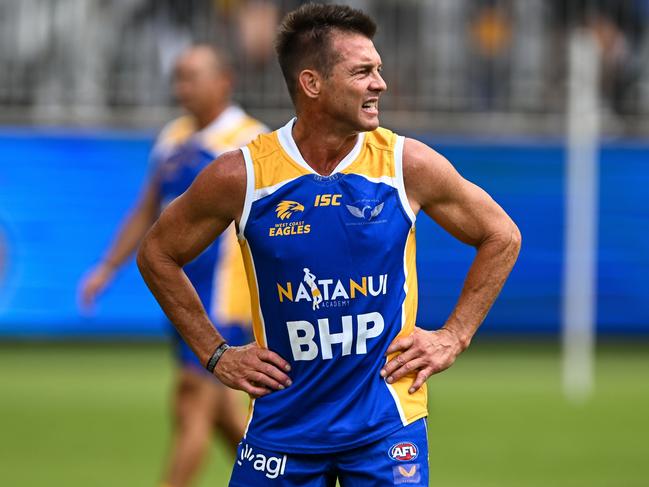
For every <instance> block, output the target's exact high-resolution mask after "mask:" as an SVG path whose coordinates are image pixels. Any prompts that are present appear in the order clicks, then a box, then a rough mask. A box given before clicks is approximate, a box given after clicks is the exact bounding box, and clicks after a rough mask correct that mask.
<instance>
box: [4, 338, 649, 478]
mask: <svg viewBox="0 0 649 487" xmlns="http://www.w3.org/2000/svg"><path fill="white" fill-rule="evenodd" d="M559 372H560V369H559V354H558V349H557V347H556V346H551V345H530V344H521V343H519V342H511V343H509V342H506V343H498V344H496V343H489V342H484V341H483V342H482V343H481V342H480V341H477V342H475V343H474V345H473V346H472V348H471V349H470V350H469V351H468V352H467V353H466V354H465V355H464V356H463V357H461V358H460V360H459V361H458V362H457V363H456V365H455V366H454V367H453V368H452V369H451V370H449V371H447V372H445V373H444V374H442V375H439V376H437V377H434V378H433V379H431V380H430V382H429V386H430V389H429V390H430V413H431V415H430V418H429V435H430V450H431V455H430V460H431V478H432V481H431V485H434V486H444V487H509V486H512V487H514V486H515V487H524V486H530V487H535V486H538V487H554V486H565V487H581V486H583V487H635V486H637V487H641V486H647V485H649V343H644V344H642V343H641V344H628V345H624V344H616V345H604V346H600V349H599V353H598V362H597V389H596V393H595V395H594V397H593V398H592V400H591V401H590V402H588V403H587V404H585V405H582V406H575V405H571V404H569V403H566V402H565V401H564V399H563V397H562V395H561V388H560V375H559ZM172 379H173V367H172V361H171V359H170V357H169V353H168V350H167V348H166V347H165V346H164V345H162V344H157V345H124V346H118V345H64V344H58V345H26V344H21V345H8V344H4V345H0V486H3V487H32V486H34V487H36V486H38V487H50V486H55V487H58V486H62V487H63V486H65V487H82V486H83V487H109V486H110V487H129V486H134V487H135V486H137V487H143V486H151V487H155V486H156V485H157V480H158V477H159V472H160V470H161V463H162V461H163V459H164V455H165V452H166V443H167V439H168V435H169V419H168V417H169V415H168V412H169V409H168V408H169V394H170V391H171V383H172ZM230 462H231V458H229V457H228V456H227V455H226V454H225V453H224V449H223V447H222V445H220V444H219V443H218V442H216V443H215V445H214V451H213V455H212V456H211V458H210V461H209V464H208V465H207V466H206V467H205V470H204V471H203V473H202V475H201V479H200V481H199V482H198V483H197V485H198V486H201V487H206V486H212V487H218V486H222V485H226V483H227V479H228V477H229V470H230Z"/></svg>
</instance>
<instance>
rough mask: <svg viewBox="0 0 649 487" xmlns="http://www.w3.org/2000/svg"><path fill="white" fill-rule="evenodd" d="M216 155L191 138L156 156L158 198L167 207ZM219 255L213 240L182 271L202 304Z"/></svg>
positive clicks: (209, 289)
mask: <svg viewBox="0 0 649 487" xmlns="http://www.w3.org/2000/svg"><path fill="white" fill-rule="evenodd" d="M215 157H216V156H215V155H214V154H213V153H212V152H210V151H208V150H207V149H205V148H204V147H203V146H201V145H200V144H199V143H197V142H196V141H194V140H193V139H189V140H188V141H187V142H185V143H183V144H181V145H179V146H177V147H176V148H174V150H173V151H172V152H170V153H168V154H167V155H166V156H164V157H161V158H160V159H159V160H157V161H154V164H155V171H156V173H157V175H158V177H159V181H160V199H161V201H162V207H163V208H164V207H166V206H167V205H168V204H169V203H171V202H172V201H173V200H174V199H175V198H177V197H178V196H180V195H181V194H183V193H184V192H185V191H186V190H187V189H188V188H189V186H191V184H192V182H193V181H194V179H195V178H196V176H198V173H200V172H201V171H202V170H203V168H205V166H207V165H208V164H209V163H210V162H212V161H213V160H214V159H215ZM218 258H219V239H217V240H215V241H214V242H213V243H212V244H211V245H210V246H209V247H208V248H206V249H205V250H204V251H203V253H202V254H201V255H199V256H198V257H197V258H196V259H194V260H193V261H192V262H190V263H189V264H187V265H185V267H184V271H185V273H186V274H187V277H188V278H189V280H190V281H191V282H192V284H194V287H196V291H197V292H198V294H199V296H200V297H201V301H202V302H203V304H207V303H208V302H209V299H210V295H211V293H212V284H213V282H212V281H213V279H214V272H215V265H216V262H217V259H218Z"/></svg>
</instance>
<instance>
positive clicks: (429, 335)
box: [381, 327, 464, 394]
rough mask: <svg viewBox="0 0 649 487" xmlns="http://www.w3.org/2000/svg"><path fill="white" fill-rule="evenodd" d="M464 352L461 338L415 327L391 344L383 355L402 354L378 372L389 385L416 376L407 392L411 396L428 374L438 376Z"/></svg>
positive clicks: (442, 329)
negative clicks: (411, 375) (410, 332)
mask: <svg viewBox="0 0 649 487" xmlns="http://www.w3.org/2000/svg"><path fill="white" fill-rule="evenodd" d="M463 349H464V347H462V345H461V341H460V339H459V338H458V337H457V336H456V335H455V334H454V333H453V332H452V331H451V330H448V329H447V328H441V329H439V330H435V331H426V330H422V329H421V328H418V327H415V330H414V331H413V332H412V334H410V335H409V336H407V337H403V338H398V339H396V340H394V341H393V342H392V343H391V344H390V346H389V347H388V350H387V352H386V355H390V354H393V353H395V352H401V353H399V354H398V355H397V356H396V357H393V358H392V360H390V361H389V362H388V363H387V364H385V366H384V367H383V369H381V377H385V378H386V381H387V382H388V384H392V383H394V382H396V381H398V380H399V379H401V378H402V377H404V376H406V375H408V374H411V373H413V372H416V373H417V376H416V377H415V380H414V381H413V382H412V385H411V386H410V388H409V389H408V392H409V393H410V394H412V393H414V392H415V391H417V390H418V389H419V388H420V387H421V386H422V385H423V384H424V382H426V379H428V378H429V377H430V376H431V375H433V374H438V373H439V372H442V371H444V370H446V369H448V368H449V367H450V366H451V365H453V362H455V359H456V358H457V356H458V355H459V354H460V353H462V351H463Z"/></svg>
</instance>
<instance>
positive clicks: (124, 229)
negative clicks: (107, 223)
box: [79, 180, 160, 309]
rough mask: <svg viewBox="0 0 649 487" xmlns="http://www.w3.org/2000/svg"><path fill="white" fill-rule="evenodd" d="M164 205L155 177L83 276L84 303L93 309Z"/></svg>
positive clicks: (81, 290) (84, 306)
mask: <svg viewBox="0 0 649 487" xmlns="http://www.w3.org/2000/svg"><path fill="white" fill-rule="evenodd" d="M159 207H160V192H159V190H158V184H157V182H156V181H155V180H149V181H147V183H146V185H145V186H144V189H143V190H142V194H141V196H140V198H139V199H138V201H137V203H136V204H135V206H134V207H133V208H132V209H131V211H130V212H129V214H128V216H127V217H126V218H125V219H124V222H123V223H122V224H121V226H120V228H119V230H118V231H117V233H116V234H115V236H114V238H113V242H112V243H111V244H110V246H109V247H108V249H107V251H106V253H105V254H104V257H103V258H102V259H101V261H100V262H99V263H98V264H97V265H96V266H95V267H93V268H92V269H90V271H89V272H88V273H87V274H86V275H85V276H84V277H83V279H82V281H81V284H80V287H79V297H80V301H81V305H82V306H83V308H85V309H90V308H91V307H92V306H93V304H94V302H95V300H96V298H97V296H98V295H99V294H100V293H101V292H102V291H103V290H104V288H105V287H106V286H107V285H108V284H109V283H110V281H111V280H112V279H113V276H114V275H115V272H116V271H117V270H118V269H119V268H120V267H121V266H122V265H123V264H124V262H126V260H127V259H129V258H130V257H131V255H133V253H134V252H135V250H136V249H137V247H138V245H139V244H140V242H141V241H142V238H143V237H144V235H145V234H146V232H147V230H148V229H149V228H150V227H151V225H152V224H153V222H154V221H155V219H156V217H157V216H158V211H159Z"/></svg>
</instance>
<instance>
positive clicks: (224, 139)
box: [204, 116, 266, 154]
mask: <svg viewBox="0 0 649 487" xmlns="http://www.w3.org/2000/svg"><path fill="white" fill-rule="evenodd" d="M265 130H266V129H265V126H264V125H263V124H262V123H261V122H260V121H258V120H256V119H254V118H252V117H248V116H246V117H243V118H242V120H241V121H240V122H239V123H237V124H235V125H234V126H232V127H231V128H229V129H228V130H224V131H220V132H212V133H208V134H206V136H205V139H204V143H205V145H206V146H207V148H209V149H211V150H212V151H214V153H216V154H220V153H222V152H226V151H229V150H234V149H237V148H239V147H241V146H244V145H246V144H247V143H248V142H250V141H251V140H252V139H254V138H255V137H256V136H257V135H258V134H260V133H262V132H265Z"/></svg>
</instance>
